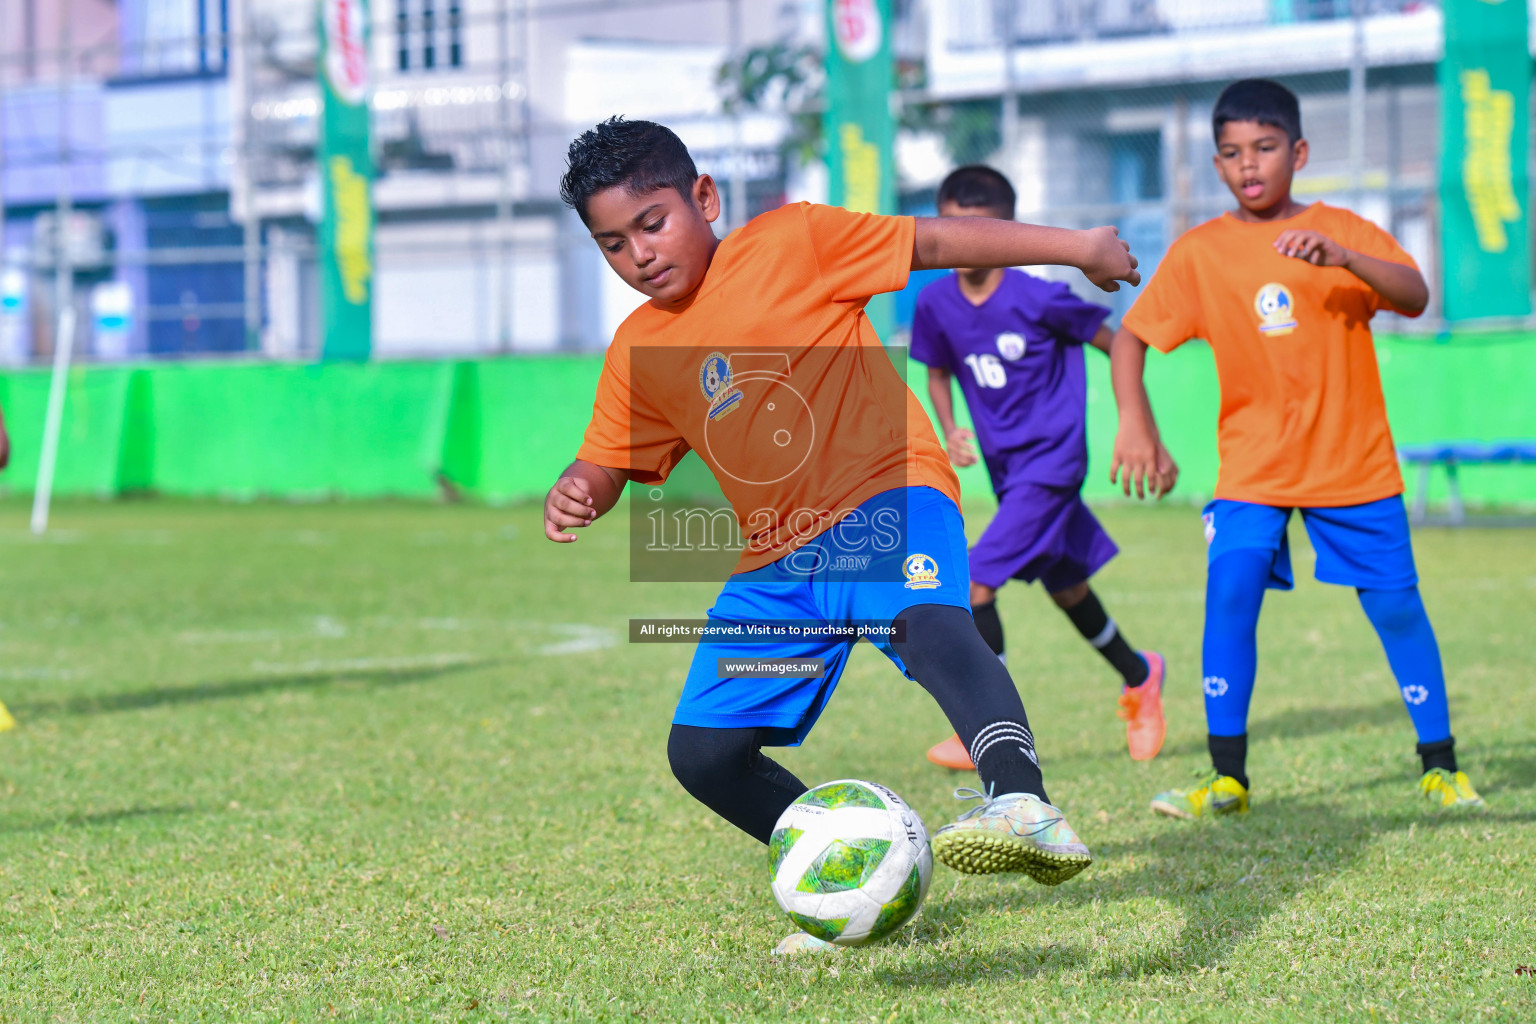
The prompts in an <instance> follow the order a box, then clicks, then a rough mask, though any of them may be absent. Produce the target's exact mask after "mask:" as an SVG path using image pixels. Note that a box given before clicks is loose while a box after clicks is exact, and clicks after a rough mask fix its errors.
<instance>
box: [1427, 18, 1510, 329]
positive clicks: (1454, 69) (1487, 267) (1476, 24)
mask: <svg viewBox="0 0 1536 1024" xmlns="http://www.w3.org/2000/svg"><path fill="white" fill-rule="evenodd" d="M1441 6H1442V8H1443V9H1444V11H1445V56H1444V57H1443V58H1442V59H1441V61H1440V73H1439V77H1440V217H1441V225H1440V249H1441V266H1442V273H1441V280H1442V284H1443V286H1444V287H1443V291H1442V295H1443V296H1444V303H1445V318H1446V319H1447V320H1470V319H1474V318H1477V317H1520V316H1527V315H1528V314H1529V313H1530V312H1531V240H1530V214H1529V210H1527V208H1526V207H1527V205H1528V203H1529V196H1530V178H1529V170H1528V167H1527V159H1526V148H1527V140H1528V138H1529V135H1530V93H1531V55H1530V50H1529V43H1528V36H1527V33H1528V31H1529V24H1528V22H1529V15H1528V13H1527V10H1526V0H1442V4H1441Z"/></svg>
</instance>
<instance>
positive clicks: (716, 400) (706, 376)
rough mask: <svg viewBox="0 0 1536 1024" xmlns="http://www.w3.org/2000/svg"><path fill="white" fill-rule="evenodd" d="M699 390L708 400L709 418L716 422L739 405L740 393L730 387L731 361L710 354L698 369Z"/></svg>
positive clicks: (724, 357) (721, 355) (718, 355)
mask: <svg viewBox="0 0 1536 1024" xmlns="http://www.w3.org/2000/svg"><path fill="white" fill-rule="evenodd" d="M699 390H700V391H702V392H704V397H705V398H707V399H709V418H710V419H712V420H717V419H719V418H720V417H722V416H724V415H725V414H726V413H728V412H730V411H731V410H732V409H734V408H736V407H737V406H738V405H740V404H741V392H740V391H737V390H736V389H735V388H733V387H731V360H730V359H729V358H728V357H727V356H725V355H723V354H721V353H719V352H711V353H710V354H709V355H707V356H705V357H704V364H703V365H702V366H700V367H699Z"/></svg>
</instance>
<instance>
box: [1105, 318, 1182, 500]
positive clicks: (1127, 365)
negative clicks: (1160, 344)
mask: <svg viewBox="0 0 1536 1024" xmlns="http://www.w3.org/2000/svg"><path fill="white" fill-rule="evenodd" d="M1146 365H1147V343H1146V342H1144V341H1142V340H1141V339H1140V338H1138V337H1136V335H1134V334H1132V333H1131V332H1130V331H1128V330H1126V329H1125V328H1124V327H1122V328H1120V329H1119V330H1118V331H1116V332H1115V336H1114V339H1113V340H1112V341H1111V342H1110V343H1109V379H1110V382H1111V383H1112V384H1113V385H1114V389H1115V406H1116V408H1117V409H1118V411H1119V414H1120V429H1119V430H1117V431H1116V432H1115V453H1114V457H1113V458H1112V459H1111V460H1110V464H1109V482H1110V483H1112V484H1113V483H1119V484H1121V485H1122V487H1123V488H1124V490H1125V494H1126V496H1127V497H1129V496H1130V493H1131V484H1132V482H1133V481H1134V482H1135V485H1136V497H1138V498H1144V497H1146V491H1147V490H1151V492H1152V493H1153V494H1154V495H1155V496H1157V497H1159V498H1162V497H1164V496H1166V495H1167V494H1168V492H1169V491H1171V490H1173V485H1174V484H1175V483H1177V482H1178V479H1179V467H1178V464H1177V463H1175V462H1174V461H1173V456H1171V455H1169V454H1168V449H1167V448H1164V447H1163V442H1162V439H1161V438H1160V437H1159V436H1158V432H1157V420H1156V419H1155V418H1154V417H1153V415H1152V402H1151V401H1150V400H1149V399H1148V398H1147V388H1146V385H1145V383H1143V381H1142V373H1143V371H1144V370H1145V368H1146ZM1122 470H1123V471H1124V477H1123V478H1120V479H1117V477H1120V473H1121V471H1122Z"/></svg>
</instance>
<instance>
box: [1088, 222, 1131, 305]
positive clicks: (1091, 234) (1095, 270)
mask: <svg viewBox="0 0 1536 1024" xmlns="http://www.w3.org/2000/svg"><path fill="white" fill-rule="evenodd" d="M1082 234H1083V236H1084V237H1083V241H1084V248H1085V252H1084V256H1083V262H1082V263H1080V264H1079V265H1078V269H1080V270H1082V272H1083V275H1084V276H1085V277H1087V278H1088V280H1090V281H1092V282H1093V283H1094V284H1095V285H1096V286H1098V287H1099V288H1102V289H1103V290H1104V291H1106V292H1117V291H1119V290H1120V282H1121V281H1124V282H1125V283H1126V284H1129V285H1131V286H1133V287H1134V286H1135V285H1138V284H1141V273H1140V272H1139V271H1138V270H1137V269H1136V257H1135V256H1133V255H1131V245H1130V243H1129V242H1127V241H1126V240H1125V239H1123V238H1121V237H1120V229H1119V228H1116V227H1113V226H1106V227H1102V228H1089V229H1087V230H1086V231H1084V232H1083V233H1082Z"/></svg>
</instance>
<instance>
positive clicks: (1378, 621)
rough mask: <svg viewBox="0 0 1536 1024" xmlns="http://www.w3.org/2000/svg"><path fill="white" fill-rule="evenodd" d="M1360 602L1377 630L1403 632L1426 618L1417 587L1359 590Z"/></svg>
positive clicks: (1418, 624) (1412, 629) (1411, 629)
mask: <svg viewBox="0 0 1536 1024" xmlns="http://www.w3.org/2000/svg"><path fill="white" fill-rule="evenodd" d="M1359 593H1360V604H1361V606H1362V607H1363V608H1364V609H1365V614H1366V617H1367V618H1369V619H1370V620H1371V625H1373V626H1375V627H1376V629H1377V631H1378V632H1381V633H1392V634H1405V633H1411V632H1413V631H1414V630H1416V629H1418V628H1419V626H1420V625H1421V624H1422V623H1424V622H1425V621H1427V620H1428V615H1427V614H1426V613H1425V611H1424V601H1423V599H1422V598H1420V597H1419V588H1418V587H1408V588H1407V589H1405V590H1364V589H1362V590H1360V592H1359Z"/></svg>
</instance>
